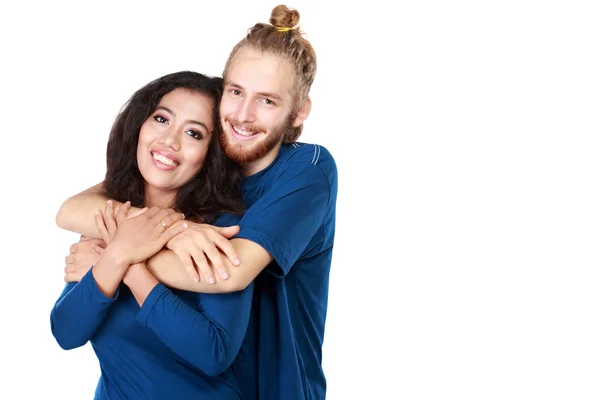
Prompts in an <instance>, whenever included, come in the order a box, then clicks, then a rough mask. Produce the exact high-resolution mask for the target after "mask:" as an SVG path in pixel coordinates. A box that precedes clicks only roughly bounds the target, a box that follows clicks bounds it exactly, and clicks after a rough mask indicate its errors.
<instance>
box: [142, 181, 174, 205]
mask: <svg viewBox="0 0 600 400" xmlns="http://www.w3.org/2000/svg"><path fill="white" fill-rule="evenodd" d="M176 196H177V193H176V192H173V191H165V190H160V189H156V188H153V187H151V186H149V185H146V192H145V196H144V203H145V204H144V205H145V206H146V207H164V208H173V207H174V206H175V199H176Z"/></svg>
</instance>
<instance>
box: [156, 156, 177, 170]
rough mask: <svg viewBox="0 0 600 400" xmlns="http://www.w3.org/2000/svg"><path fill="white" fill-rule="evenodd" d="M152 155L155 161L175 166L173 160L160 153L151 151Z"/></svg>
mask: <svg viewBox="0 0 600 400" xmlns="http://www.w3.org/2000/svg"><path fill="white" fill-rule="evenodd" d="M152 157H154V159H155V160H156V161H160V162H161V163H163V164H165V165H168V166H170V167H176V166H177V163H175V161H173V160H171V159H170V158H168V157H165V156H163V155H162V154H157V153H152Z"/></svg>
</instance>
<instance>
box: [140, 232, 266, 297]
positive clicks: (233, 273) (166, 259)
mask: <svg viewBox="0 0 600 400" xmlns="http://www.w3.org/2000/svg"><path fill="white" fill-rule="evenodd" d="M231 244H232V246H233V248H234V249H235V251H236V253H237V254H238V255H239V256H240V260H241V263H240V265H238V266H234V265H233V264H232V263H231V262H230V261H229V260H228V259H227V258H224V260H223V262H224V263H225V266H226V268H227V269H228V271H229V275H230V276H229V279H225V280H217V282H216V283H214V284H212V285H211V284H209V283H208V282H204V281H200V282H194V281H192V279H191V278H190V276H189V275H188V273H187V271H186V270H185V267H184V265H183V263H182V262H181V259H180V258H179V257H178V256H177V255H176V254H175V253H174V252H172V251H170V250H162V251H160V252H159V253H158V254H156V255H155V256H154V257H152V258H151V259H149V260H148V261H147V262H146V266H147V267H148V270H149V271H150V272H151V273H152V275H154V276H155V277H156V279H158V280H159V281H160V282H161V283H163V284H165V285H166V286H169V287H173V288H176V289H181V290H187V291H190V292H197V293H231V292H237V291H240V290H244V289H245V288H247V287H248V285H250V283H251V282H252V281H253V280H254V278H256V277H257V276H258V274H259V273H260V272H261V271H262V270H263V269H265V268H266V267H267V265H269V263H270V262H271V261H272V260H273V257H272V256H271V255H270V254H269V253H268V252H267V251H266V250H265V249H263V248H262V247H261V246H260V245H258V244H256V243H254V242H252V241H250V240H246V239H232V240H231Z"/></svg>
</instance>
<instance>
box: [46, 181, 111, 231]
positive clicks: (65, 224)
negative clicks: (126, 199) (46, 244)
mask: <svg viewBox="0 0 600 400" xmlns="http://www.w3.org/2000/svg"><path fill="white" fill-rule="evenodd" d="M102 193H103V191H102V183H99V184H97V185H95V186H92V187H91V188H89V189H86V190H84V191H83V192H81V193H78V194H76V195H75V196H72V197H70V198H68V199H67V200H65V202H64V203H63V204H62V206H61V207H60V210H58V214H57V215H56V224H57V225H58V226H59V227H60V228H62V229H65V230H68V231H71V232H77V233H80V234H82V235H84V236H88V237H93V238H97V239H100V238H101V237H100V233H99V232H98V229H97V228H96V222H95V218H94V213H95V212H96V211H97V210H104V207H105V206H106V201H107V199H106V197H104V195H103V194H102ZM117 204H118V203H117Z"/></svg>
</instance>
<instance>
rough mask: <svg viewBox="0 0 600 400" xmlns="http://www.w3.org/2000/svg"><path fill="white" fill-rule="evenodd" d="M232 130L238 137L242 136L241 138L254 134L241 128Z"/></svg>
mask: <svg viewBox="0 0 600 400" xmlns="http://www.w3.org/2000/svg"><path fill="white" fill-rule="evenodd" d="M233 130H234V131H235V133H237V134H238V135H242V136H252V135H254V133H255V132H250V131H245V130H243V129H241V128H236V127H235V126H234V127H233Z"/></svg>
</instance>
